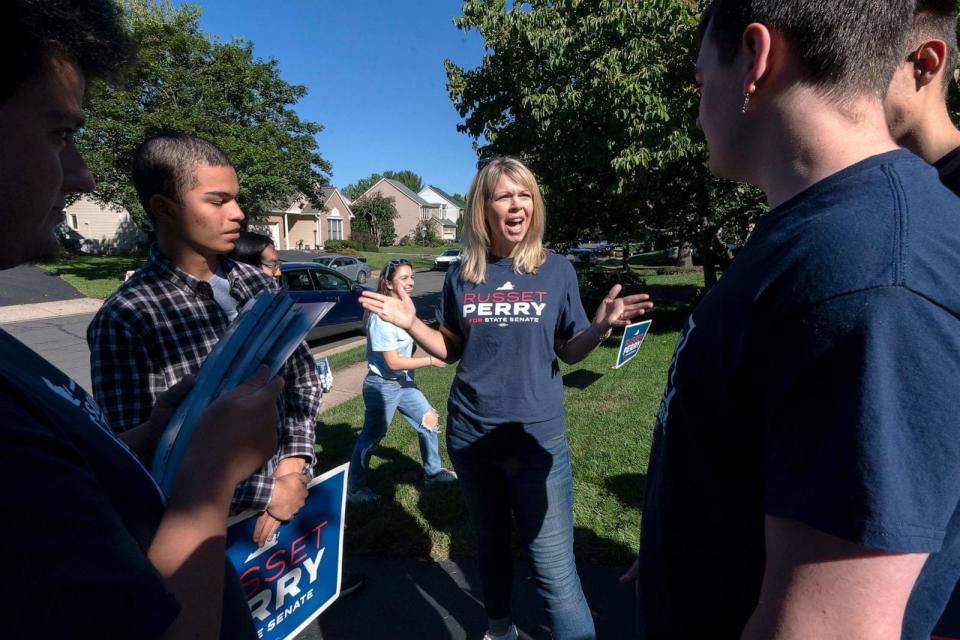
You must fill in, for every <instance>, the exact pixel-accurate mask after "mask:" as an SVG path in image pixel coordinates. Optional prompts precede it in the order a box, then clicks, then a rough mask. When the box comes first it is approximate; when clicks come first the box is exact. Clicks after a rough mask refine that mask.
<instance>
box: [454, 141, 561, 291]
mask: <svg viewBox="0 0 960 640" xmlns="http://www.w3.org/2000/svg"><path fill="white" fill-rule="evenodd" d="M502 175H506V176H507V177H508V178H510V179H511V180H513V181H514V182H516V183H517V184H520V185H523V186H524V187H526V188H527V189H529V190H530V195H531V197H532V199H533V212H532V215H531V217H530V227H529V228H528V229H527V235H526V236H524V238H523V240H522V241H521V242H520V244H519V246H518V247H517V251H516V253H515V254H514V256H513V270H514V271H515V272H516V273H536V272H537V269H539V268H540V265H542V264H543V263H544V262H546V260H547V254H546V251H544V249H543V227H544V223H545V221H546V209H545V207H544V206H543V196H541V195H540V187H539V185H537V179H536V177H534V175H533V172H532V171H530V169H528V168H527V166H526V165H525V164H523V163H522V162H520V161H519V160H517V159H516V158H508V157H499V158H494V159H493V160H491V161H490V162H488V163H487V164H486V165H484V166H483V168H481V169H480V171H478V172H477V175H476V176H474V178H473V183H472V184H471V185H470V192H469V193H468V194H467V208H466V210H465V211H464V214H463V215H464V217H465V219H464V221H463V256H462V257H461V259H460V265H461V266H460V278H461V279H462V280H464V281H465V282H472V283H474V284H479V283H481V282H483V281H484V279H485V275H486V271H487V255H488V254H489V253H490V245H491V240H490V227H489V225H488V224H487V207H489V206H490V203H491V202H493V192H494V190H495V189H496V188H497V182H499V180H500V176H502Z"/></svg>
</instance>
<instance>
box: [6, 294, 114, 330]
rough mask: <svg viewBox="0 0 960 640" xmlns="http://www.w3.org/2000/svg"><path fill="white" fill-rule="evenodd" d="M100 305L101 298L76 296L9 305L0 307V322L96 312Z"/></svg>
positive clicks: (101, 302)
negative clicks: (66, 298) (71, 298)
mask: <svg viewBox="0 0 960 640" xmlns="http://www.w3.org/2000/svg"><path fill="white" fill-rule="evenodd" d="M102 305H103V300H99V299H97V298H76V299H73V300H54V301H53V302H37V303H34V304H15V305H11V306H9V307H0V324H9V323H13V322H27V321H30V320H46V319H48V318H60V317H63V316H76V315H83V314H86V313H96V312H97V311H99V310H100V307H101V306H102Z"/></svg>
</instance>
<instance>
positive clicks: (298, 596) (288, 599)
mask: <svg viewBox="0 0 960 640" xmlns="http://www.w3.org/2000/svg"><path fill="white" fill-rule="evenodd" d="M349 466H350V464H349V463H347V464H343V465H340V466H339V467H337V468H335V469H331V470H330V471H328V472H326V473H325V474H323V475H322V476H320V477H318V478H314V480H313V481H312V482H311V483H310V484H309V485H308V486H309V490H310V494H309V496H307V501H306V503H305V504H304V505H303V508H302V509H300V511H299V512H298V513H297V515H296V516H295V517H294V518H293V520H291V521H290V522H288V523H286V524H283V525H281V526H280V529H279V531H278V532H277V535H276V537H275V538H274V539H273V540H272V541H271V542H269V543H267V544H266V545H264V547H263V548H258V547H257V545H256V544H254V542H253V529H254V527H255V526H256V522H257V518H256V516H257V514H255V513H249V514H242V515H239V516H237V517H235V518H233V519H231V521H230V526H229V527H228V528H227V556H228V557H229V558H230V561H231V562H232V563H233V566H234V567H235V568H236V570H237V573H238V574H239V575H240V582H241V583H242V584H243V589H244V593H245V594H246V597H247V604H248V605H249V606H250V615H252V616H253V623H254V626H256V628H257V635H258V636H259V637H260V638H267V639H270V640H274V639H276V640H283V639H286V638H293V637H294V636H296V635H297V634H298V633H300V632H301V631H302V630H303V629H304V628H305V627H306V626H307V625H308V624H310V623H311V622H312V621H313V619H314V618H316V617H317V616H318V615H320V614H321V613H322V612H323V611H324V609H326V608H327V607H329V606H330V605H331V604H333V602H334V601H335V600H336V599H337V597H338V596H339V595H340V579H341V576H340V571H341V566H342V564H343V520H344V518H343V516H344V512H345V510H346V501H347V469H348V468H349Z"/></svg>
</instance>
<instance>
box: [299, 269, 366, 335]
mask: <svg viewBox="0 0 960 640" xmlns="http://www.w3.org/2000/svg"><path fill="white" fill-rule="evenodd" d="M311 272H312V275H313V277H314V278H315V280H316V283H317V289H318V294H319V299H321V300H330V301H332V302H336V303H337V305H336V306H335V307H334V308H333V309H332V310H331V311H330V313H329V314H328V317H329V318H330V322H335V323H338V324H339V323H347V322H360V321H362V320H363V307H361V306H360V291H361V290H360V288H359V287H357V286H356V285H355V284H354V283H353V282H351V281H350V280H348V279H347V277H346V276H345V275H344V274H341V273H334V272H333V271H329V270H327V269H311ZM325 320H326V318H325Z"/></svg>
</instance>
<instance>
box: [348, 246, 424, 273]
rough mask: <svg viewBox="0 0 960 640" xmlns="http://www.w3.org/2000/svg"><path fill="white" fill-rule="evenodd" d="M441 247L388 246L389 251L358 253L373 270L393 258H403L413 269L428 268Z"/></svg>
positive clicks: (380, 267)
mask: <svg viewBox="0 0 960 640" xmlns="http://www.w3.org/2000/svg"><path fill="white" fill-rule="evenodd" d="M398 249H417V250H418V251H416V252H414V251H398ZM440 251H442V249H434V248H433V247H390V248H389V251H380V252H376V251H361V252H360V255H362V256H363V257H364V258H366V259H367V264H369V265H370V267H371V268H372V269H374V270H375V271H379V270H380V269H383V267H384V265H385V264H387V262H388V261H390V260H393V259H394V258H405V259H406V260H408V261H409V262H410V264H412V265H413V267H414V269H421V268H430V267H432V266H433V257H434V256H436V255H438V254H439V253H440Z"/></svg>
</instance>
